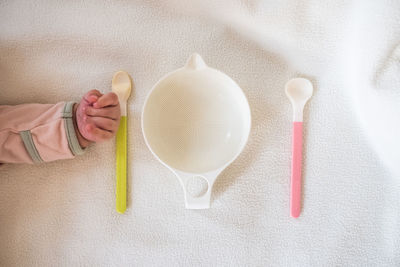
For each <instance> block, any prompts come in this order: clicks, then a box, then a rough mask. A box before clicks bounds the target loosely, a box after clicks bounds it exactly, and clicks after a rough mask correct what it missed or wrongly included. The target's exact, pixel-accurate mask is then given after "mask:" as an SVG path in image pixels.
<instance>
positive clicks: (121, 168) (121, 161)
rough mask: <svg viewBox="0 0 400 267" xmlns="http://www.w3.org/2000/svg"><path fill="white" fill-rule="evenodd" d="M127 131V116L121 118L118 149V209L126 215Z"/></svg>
mask: <svg viewBox="0 0 400 267" xmlns="http://www.w3.org/2000/svg"><path fill="white" fill-rule="evenodd" d="M126 129H127V128H126V116H121V120H120V123H119V128H118V131H117V147H116V177H117V187H116V208H117V211H118V212H119V213H124V212H125V210H126V162H127V155H126V147H127V142H126Z"/></svg>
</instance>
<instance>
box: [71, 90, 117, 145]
mask: <svg viewBox="0 0 400 267" xmlns="http://www.w3.org/2000/svg"><path fill="white" fill-rule="evenodd" d="M75 106H76V107H75V110H76V112H75V114H76V115H75V121H76V126H77V128H78V129H75V131H76V132H77V136H78V140H79V143H80V145H81V146H82V147H86V146H88V145H89V143H90V142H101V141H105V140H108V139H110V138H112V137H113V136H114V135H115V133H116V132H117V130H118V126H119V119H120V116H121V111H120V107H119V102H118V97H117V95H116V94H115V93H108V94H105V95H103V94H102V93H100V92H99V91H97V90H91V91H89V92H87V93H86V94H85V96H84V97H83V98H82V100H81V102H80V103H79V104H78V105H75Z"/></svg>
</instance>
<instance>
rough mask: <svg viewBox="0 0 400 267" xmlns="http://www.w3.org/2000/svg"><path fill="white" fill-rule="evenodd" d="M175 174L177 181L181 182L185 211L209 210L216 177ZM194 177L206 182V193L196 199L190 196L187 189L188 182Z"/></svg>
mask: <svg viewBox="0 0 400 267" xmlns="http://www.w3.org/2000/svg"><path fill="white" fill-rule="evenodd" d="M175 174H176V175H177V177H178V178H179V181H180V182H181V185H182V188H183V193H184V197H185V207H186V208H187V209H209V208H210V203H211V192H212V187H213V185H214V182H215V179H216V178H217V175H197V174H189V173H181V172H175ZM194 177H202V178H203V179H204V180H205V181H207V191H206V192H205V193H204V194H203V195H201V196H198V197H194V196H192V195H191V194H190V193H189V191H188V189H187V186H188V182H189V180H190V179H192V178H194Z"/></svg>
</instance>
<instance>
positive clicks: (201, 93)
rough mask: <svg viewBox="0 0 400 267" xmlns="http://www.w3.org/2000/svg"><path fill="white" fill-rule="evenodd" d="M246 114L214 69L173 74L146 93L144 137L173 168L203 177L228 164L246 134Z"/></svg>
mask: <svg viewBox="0 0 400 267" xmlns="http://www.w3.org/2000/svg"><path fill="white" fill-rule="evenodd" d="M250 124H251V122H250V109H249V106H248V103H247V100H246V98H245V96H244V94H243V92H242V90H241V89H240V88H239V86H238V85H237V84H236V83H235V82H234V81H233V80H232V79H230V78H229V77H228V76H226V75H225V74H223V73H222V72H219V71H217V70H214V69H210V68H206V69H204V70H196V71H185V69H183V70H179V71H176V72H174V73H172V74H170V75H169V76H167V77H166V78H164V79H163V80H161V81H160V82H159V83H158V84H157V85H156V86H155V87H154V89H153V90H152V92H151V93H150V95H149V97H148V99H147V101H146V103H145V107H144V111H143V133H144V136H145V139H146V141H147V143H148V145H149V146H150V149H151V150H152V151H153V152H154V153H155V154H156V155H157V156H158V158H159V159H160V160H161V161H163V162H164V163H165V164H167V165H169V166H171V167H172V168H175V169H178V170H181V171H185V172H191V173H205V172H208V171H212V170H216V169H218V168H220V167H223V166H224V165H225V164H227V163H229V162H230V161H232V160H233V159H234V158H235V157H236V156H237V155H238V154H239V153H240V152H241V150H242V148H243V147H244V145H245V143H246V141H247V138H248V135H249V131H250Z"/></svg>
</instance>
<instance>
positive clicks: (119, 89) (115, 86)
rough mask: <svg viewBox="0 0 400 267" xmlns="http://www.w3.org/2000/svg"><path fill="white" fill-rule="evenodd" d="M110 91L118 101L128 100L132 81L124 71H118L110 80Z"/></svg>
mask: <svg viewBox="0 0 400 267" xmlns="http://www.w3.org/2000/svg"><path fill="white" fill-rule="evenodd" d="M112 91H113V92H114V93H116V94H117V95H118V99H119V101H120V102H121V101H126V100H128V98H129V96H130V95H131V91H132V79H131V77H130V76H129V74H128V73H127V72H125V71H118V72H117V73H115V74H114V76H113V78H112Z"/></svg>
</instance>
